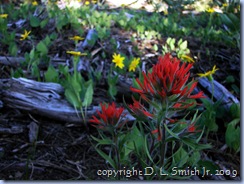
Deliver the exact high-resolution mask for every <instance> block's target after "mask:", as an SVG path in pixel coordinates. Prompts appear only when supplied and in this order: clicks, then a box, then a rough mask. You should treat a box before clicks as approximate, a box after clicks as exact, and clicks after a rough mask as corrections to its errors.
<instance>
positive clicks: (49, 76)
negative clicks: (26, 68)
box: [44, 65, 59, 82]
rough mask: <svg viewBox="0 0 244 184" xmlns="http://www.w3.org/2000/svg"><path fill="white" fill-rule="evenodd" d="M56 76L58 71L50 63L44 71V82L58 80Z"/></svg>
mask: <svg viewBox="0 0 244 184" xmlns="http://www.w3.org/2000/svg"><path fill="white" fill-rule="evenodd" d="M58 76H59V75H58V72H57V71H56V70H55V68H54V67H53V66H52V65H50V66H49V67H48V70H47V71H46V72H45V73H44V77H45V80H46V82H58Z"/></svg>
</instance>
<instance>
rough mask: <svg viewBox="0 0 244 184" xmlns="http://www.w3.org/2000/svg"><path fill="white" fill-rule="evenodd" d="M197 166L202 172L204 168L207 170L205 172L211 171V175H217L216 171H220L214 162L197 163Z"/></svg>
mask: <svg viewBox="0 0 244 184" xmlns="http://www.w3.org/2000/svg"><path fill="white" fill-rule="evenodd" d="M197 165H198V168H199V170H200V171H202V170H203V168H204V169H205V171H206V170H210V172H209V173H210V174H216V170H218V169H219V168H218V166H217V165H215V164H214V163H213V162H211V161H207V160H204V161H202V160H200V161H199V162H198V163H197Z"/></svg>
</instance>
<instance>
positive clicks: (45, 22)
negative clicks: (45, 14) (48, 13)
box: [40, 19, 49, 28]
mask: <svg viewBox="0 0 244 184" xmlns="http://www.w3.org/2000/svg"><path fill="white" fill-rule="evenodd" d="M48 21H49V19H44V20H43V21H41V23H40V26H41V28H44V27H45V26H46V25H47V23H48Z"/></svg>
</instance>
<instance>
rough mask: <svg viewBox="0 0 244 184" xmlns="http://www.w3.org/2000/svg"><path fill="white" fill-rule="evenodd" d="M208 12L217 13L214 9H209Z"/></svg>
mask: <svg viewBox="0 0 244 184" xmlns="http://www.w3.org/2000/svg"><path fill="white" fill-rule="evenodd" d="M206 11H207V12H208V13H213V12H215V10H214V9H213V8H208V9H206Z"/></svg>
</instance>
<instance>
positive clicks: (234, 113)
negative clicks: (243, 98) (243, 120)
mask: <svg viewBox="0 0 244 184" xmlns="http://www.w3.org/2000/svg"><path fill="white" fill-rule="evenodd" d="M230 114H231V117H233V118H240V117H241V110H240V104H236V103H233V104H232V105H231V106H230Z"/></svg>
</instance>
